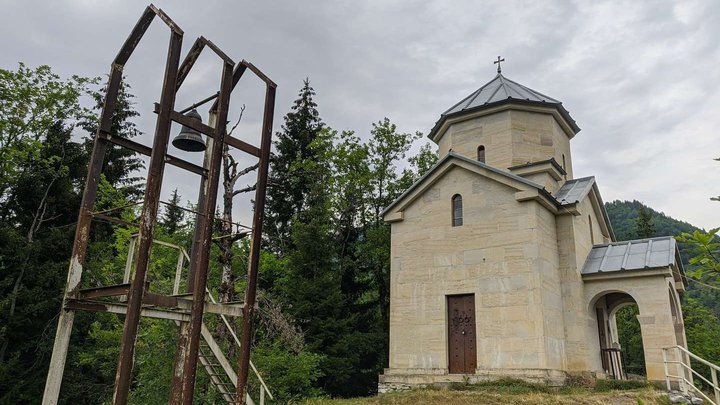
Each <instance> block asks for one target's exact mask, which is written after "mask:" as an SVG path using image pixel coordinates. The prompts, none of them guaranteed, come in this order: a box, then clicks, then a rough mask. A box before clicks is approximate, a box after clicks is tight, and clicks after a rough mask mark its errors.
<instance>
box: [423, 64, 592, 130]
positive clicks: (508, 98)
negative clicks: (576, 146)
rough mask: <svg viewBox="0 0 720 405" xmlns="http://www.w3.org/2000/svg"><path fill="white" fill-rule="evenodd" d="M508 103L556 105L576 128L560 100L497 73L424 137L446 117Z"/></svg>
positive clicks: (452, 108) (454, 107)
mask: <svg viewBox="0 0 720 405" xmlns="http://www.w3.org/2000/svg"><path fill="white" fill-rule="evenodd" d="M510 103H513V104H523V105H541V106H548V107H553V108H556V109H557V111H558V112H559V113H560V115H561V116H562V117H563V118H564V119H565V121H567V123H568V125H569V126H570V127H571V128H572V130H573V131H574V132H575V133H577V132H578V131H580V128H579V127H578V126H577V124H576V123H575V120H573V119H572V117H570V113H569V112H568V111H567V110H566V109H565V107H563V105H562V103H561V102H560V101H558V100H556V99H554V98H552V97H549V96H546V95H544V94H542V93H540V92H538V91H535V90H533V89H531V88H528V87H525V86H523V85H522V84H520V83H517V82H514V81H512V80H510V79H508V78H506V77H505V76H503V75H502V73H498V74H497V76H495V78H494V79H492V80H490V81H489V82H487V83H485V84H484V85H483V86H482V87H480V88H479V89H477V90H475V91H474V92H472V93H471V94H470V95H469V96H467V97H465V98H464V99H462V100H460V102H458V103H457V104H455V105H454V106H452V107H450V108H449V109H448V110H447V111H445V112H444V113H442V115H441V116H440V119H439V120H438V121H437V122H436V123H435V126H434V127H433V129H432V130H430V134H428V137H429V138H430V139H434V138H435V135H437V132H438V130H439V129H440V127H442V125H443V124H444V123H445V120H447V119H449V118H454V117H457V116H461V115H463V114H466V113H471V112H477V111H480V110H484V109H488V108H493V107H497V106H500V105H503V104H510Z"/></svg>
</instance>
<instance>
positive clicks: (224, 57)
mask: <svg viewBox="0 0 720 405" xmlns="http://www.w3.org/2000/svg"><path fill="white" fill-rule="evenodd" d="M201 38H203V39H204V40H205V44H206V45H207V46H208V48H210V49H212V51H213V52H215V54H216V55H217V56H219V57H220V59H222V60H223V62H225V63H226V64H228V65H231V66H235V61H233V60H232V59H230V57H229V56H227V55H226V54H225V52H223V51H222V49H220V48H218V46H217V45H215V43H214V42H213V41H210V40H209V39H205V38H204V37H201ZM230 92H231V93H232V88H231V89H230Z"/></svg>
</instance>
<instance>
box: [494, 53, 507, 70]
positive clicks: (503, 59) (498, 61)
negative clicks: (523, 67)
mask: <svg viewBox="0 0 720 405" xmlns="http://www.w3.org/2000/svg"><path fill="white" fill-rule="evenodd" d="M500 62H505V58H500V55H498V58H497V60H496V61H495V62H493V65H498V73H500V72H502V68H501V67H500Z"/></svg>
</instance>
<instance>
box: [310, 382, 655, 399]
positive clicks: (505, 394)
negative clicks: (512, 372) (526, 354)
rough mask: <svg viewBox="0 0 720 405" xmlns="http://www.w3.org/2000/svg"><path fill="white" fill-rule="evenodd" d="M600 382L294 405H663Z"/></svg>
mask: <svg viewBox="0 0 720 405" xmlns="http://www.w3.org/2000/svg"><path fill="white" fill-rule="evenodd" d="M614 384H616V382H611V381H605V382H600V383H599V384H598V386H597V387H595V388H589V387H563V388H550V387H546V386H542V385H536V384H528V383H524V382H521V381H516V380H505V381H500V382H492V383H483V384H477V385H467V386H464V385H462V386H455V387H451V388H450V389H424V390H414V391H405V392H394V393H388V394H380V395H378V396H374V397H365V398H351V399H310V400H306V401H303V402H300V403H299V404H298V405H441V404H442V405H446V404H468V405H474V404H478V405H479V404H493V405H494V404H498V405H499V404H567V405H570V404H613V405H615V404H618V405H625V404H627V405H630V404H632V405H637V404H667V403H669V402H668V400H667V397H666V396H665V395H664V393H662V392H661V391H658V390H655V389H654V388H652V387H649V386H643V385H642V383H638V382H634V381H633V382H624V384H618V385H617V386H615V385H614Z"/></svg>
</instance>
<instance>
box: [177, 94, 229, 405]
mask: <svg viewBox="0 0 720 405" xmlns="http://www.w3.org/2000/svg"><path fill="white" fill-rule="evenodd" d="M219 94H220V92H218V96H219ZM216 118H217V115H216V114H215V113H210V117H209V119H208V124H209V125H210V126H211V127H214V126H215V125H216V124H217V119H216ZM213 142H214V141H213V139H212V138H208V140H207V143H206V149H205V153H204V158H203V168H205V170H207V169H208V168H209V167H210V161H211V160H212V152H213V150H214V148H213ZM206 184H207V176H206V177H202V178H201V179H200V187H199V192H198V201H197V208H196V209H197V212H196V213H195V214H196V217H195V218H196V219H195V229H194V233H193V239H192V248H191V250H190V260H189V268H188V278H187V283H186V285H185V291H186V292H187V293H192V292H193V291H194V284H195V263H197V257H198V255H199V253H200V249H201V246H202V243H201V238H202V231H201V227H200V217H201V216H202V213H203V212H205V199H206V197H207V187H206ZM179 327H180V330H179V333H178V340H177V345H176V349H175V358H174V361H173V377H172V382H171V385H170V398H169V400H168V404H169V405H179V404H181V403H182V394H183V393H182V386H183V376H184V374H185V372H184V367H185V357H186V356H187V352H188V333H189V332H190V327H189V325H188V323H187V322H183V323H180V325H179Z"/></svg>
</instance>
